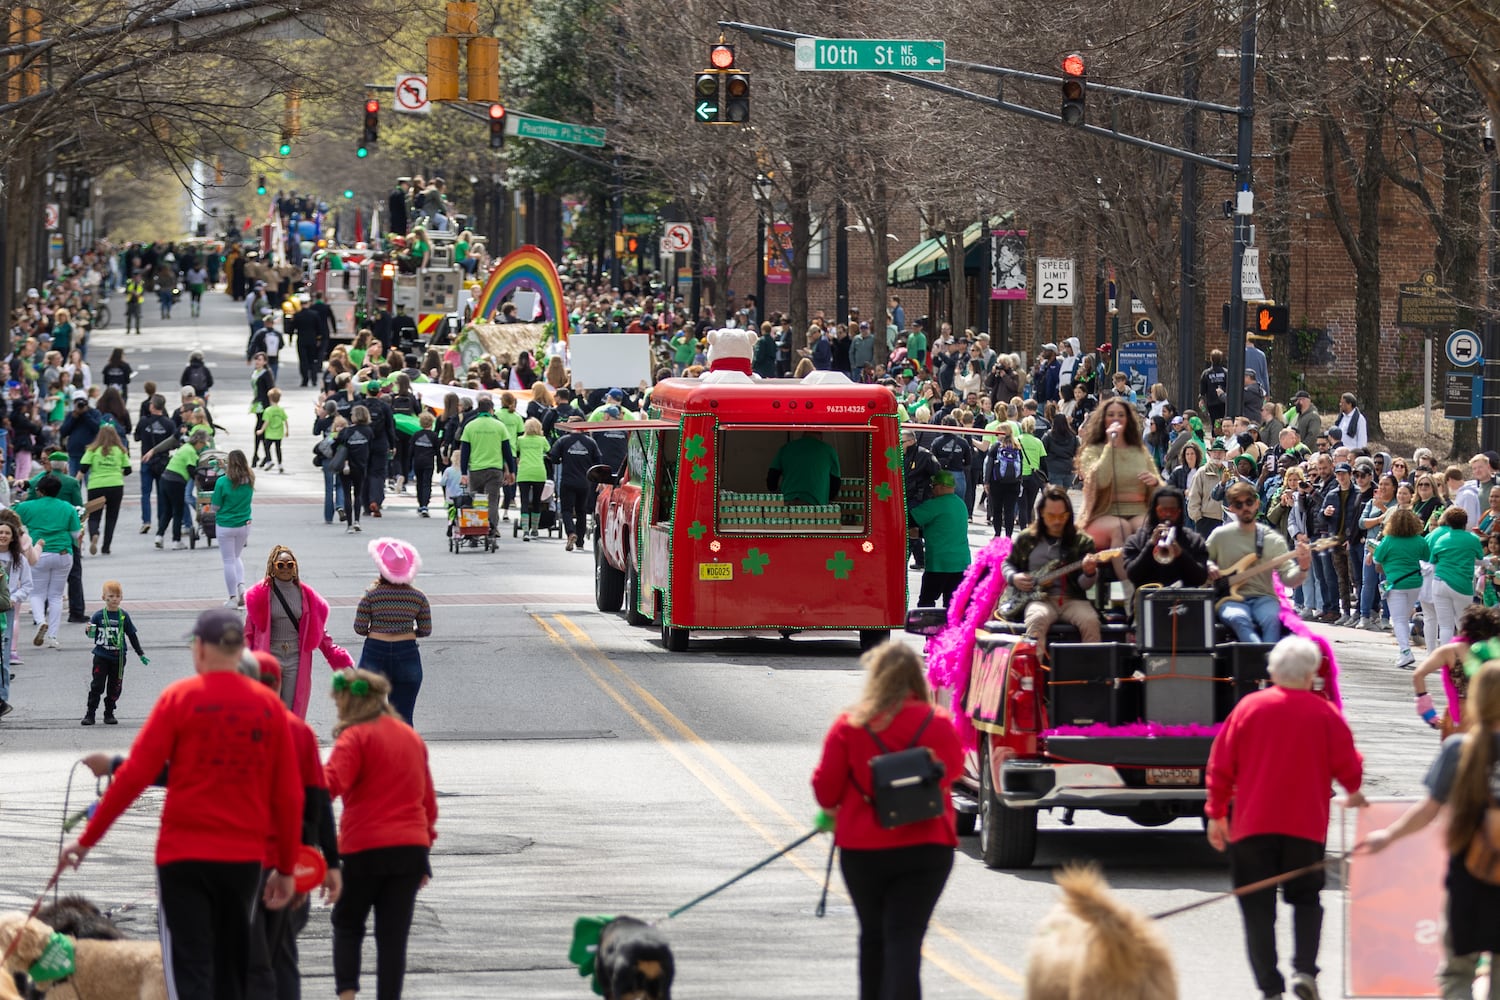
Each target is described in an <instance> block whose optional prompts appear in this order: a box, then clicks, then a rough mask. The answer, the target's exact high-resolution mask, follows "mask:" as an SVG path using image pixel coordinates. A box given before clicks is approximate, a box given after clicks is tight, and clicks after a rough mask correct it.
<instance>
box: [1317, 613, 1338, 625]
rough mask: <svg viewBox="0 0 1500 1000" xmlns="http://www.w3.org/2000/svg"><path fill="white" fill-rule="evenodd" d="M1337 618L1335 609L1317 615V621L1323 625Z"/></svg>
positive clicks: (1331, 622)
mask: <svg viewBox="0 0 1500 1000" xmlns="http://www.w3.org/2000/svg"><path fill="white" fill-rule="evenodd" d="M1338 620H1339V613H1338V612H1337V611H1325V612H1323V613H1322V614H1321V615H1319V616H1318V622H1319V623H1320V624H1323V625H1332V624H1333V623H1335V622H1337V621H1338Z"/></svg>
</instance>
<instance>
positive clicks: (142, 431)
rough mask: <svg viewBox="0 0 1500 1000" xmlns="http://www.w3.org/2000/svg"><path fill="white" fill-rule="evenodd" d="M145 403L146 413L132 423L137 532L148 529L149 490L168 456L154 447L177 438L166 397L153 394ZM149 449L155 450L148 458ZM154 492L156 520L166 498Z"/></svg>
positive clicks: (162, 520)
mask: <svg viewBox="0 0 1500 1000" xmlns="http://www.w3.org/2000/svg"><path fill="white" fill-rule="evenodd" d="M147 406H148V408H147V411H146V415H145V416H144V417H142V418H141V419H140V420H139V421H138V422H137V423H136V425H135V433H134V435H133V437H134V438H135V439H136V441H138V442H140V446H141V447H140V454H141V534H143V535H144V534H147V533H149V532H150V531H151V490H152V488H153V487H154V486H155V485H156V483H157V481H158V480H159V479H160V478H161V474H162V473H163V472H166V471H167V462H168V461H169V460H170V459H171V457H172V456H171V453H170V452H169V451H168V450H167V449H166V448H158V446H159V445H161V444H163V443H165V442H168V441H173V440H175V439H176V438H177V425H176V424H174V423H173V422H172V420H171V418H169V417H168V416H167V414H166V410H167V401H166V399H164V398H163V397H162V396H160V395H153V396H152V397H151V399H150V400H148V402H147ZM153 450H155V452H156V453H155V454H154V455H152V456H151V458H150V460H149V461H148V460H147V459H146V455H147V454H150V453H151V452H152V451H153ZM157 493H158V496H157V507H158V518H157V520H158V521H161V522H162V523H165V521H164V517H165V514H166V498H165V497H162V496H160V493H161V491H160V490H158V491H157Z"/></svg>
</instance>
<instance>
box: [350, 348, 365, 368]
mask: <svg viewBox="0 0 1500 1000" xmlns="http://www.w3.org/2000/svg"><path fill="white" fill-rule="evenodd" d="M368 353H369V352H368V351H366V350H365V349H364V348H363V347H351V348H349V363H350V364H352V365H354V367H355V368H356V369H358V368H360V367H361V366H362V365H364V363H365V355H366V354H368Z"/></svg>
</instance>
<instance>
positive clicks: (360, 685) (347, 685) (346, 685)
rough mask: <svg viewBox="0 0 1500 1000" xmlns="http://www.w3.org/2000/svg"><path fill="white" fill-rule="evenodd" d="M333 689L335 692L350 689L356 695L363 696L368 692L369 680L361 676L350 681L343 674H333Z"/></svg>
mask: <svg viewBox="0 0 1500 1000" xmlns="http://www.w3.org/2000/svg"><path fill="white" fill-rule="evenodd" d="M333 690H334V692H335V693H337V692H341V691H350V692H353V693H354V694H355V695H356V696H358V697H361V698H363V697H364V696H365V695H367V694H369V693H370V682H369V681H367V680H365V679H364V678H363V677H356V678H354V680H352V681H351V680H350V679H349V678H348V677H347V676H346V675H344V674H334V675H333Z"/></svg>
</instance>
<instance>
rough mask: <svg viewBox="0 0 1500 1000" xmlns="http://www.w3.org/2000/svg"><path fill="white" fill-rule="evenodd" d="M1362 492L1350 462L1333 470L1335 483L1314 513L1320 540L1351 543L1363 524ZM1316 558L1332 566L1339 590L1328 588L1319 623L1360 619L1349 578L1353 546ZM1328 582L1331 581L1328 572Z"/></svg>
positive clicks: (1338, 546) (1333, 550) (1319, 554)
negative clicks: (1360, 524) (1355, 482)
mask: <svg viewBox="0 0 1500 1000" xmlns="http://www.w3.org/2000/svg"><path fill="white" fill-rule="evenodd" d="M1359 511H1360V500H1359V489H1358V487H1356V486H1355V485H1354V469H1353V467H1352V466H1351V465H1350V464H1349V463H1348V462H1340V463H1339V464H1338V465H1336V466H1334V468H1333V482H1332V483H1331V484H1330V485H1329V486H1328V488H1327V489H1326V490H1324V492H1323V498H1322V501H1321V502H1320V503H1319V504H1318V506H1317V508H1316V510H1315V511H1314V529H1315V532H1316V534H1317V536H1318V537H1319V538H1337V539H1338V540H1339V541H1340V542H1341V543H1347V542H1348V540H1349V538H1350V536H1351V535H1352V534H1353V533H1354V530H1355V528H1356V527H1357V526H1358V524H1359ZM1316 558H1318V559H1320V560H1327V563H1325V565H1327V564H1331V568H1332V570H1333V575H1334V577H1335V578H1336V579H1337V585H1338V590H1337V593H1335V592H1334V590H1333V588H1331V587H1330V588H1328V590H1327V591H1326V592H1324V593H1323V614H1322V615H1321V616H1320V617H1319V619H1318V620H1319V621H1321V622H1323V623H1324V624H1329V625H1332V624H1335V623H1339V622H1348V623H1353V622H1354V620H1355V619H1356V618H1357V617H1358V616H1357V615H1356V614H1355V613H1354V611H1355V609H1354V603H1353V589H1352V581H1351V580H1350V575H1349V546H1348V545H1347V544H1339V545H1335V546H1333V547H1332V548H1330V549H1328V550H1327V551H1325V552H1320V553H1318V554H1317V556H1316ZM1324 580H1327V574H1326V570H1325V575H1324Z"/></svg>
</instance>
